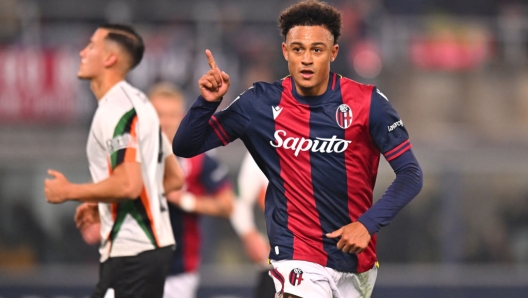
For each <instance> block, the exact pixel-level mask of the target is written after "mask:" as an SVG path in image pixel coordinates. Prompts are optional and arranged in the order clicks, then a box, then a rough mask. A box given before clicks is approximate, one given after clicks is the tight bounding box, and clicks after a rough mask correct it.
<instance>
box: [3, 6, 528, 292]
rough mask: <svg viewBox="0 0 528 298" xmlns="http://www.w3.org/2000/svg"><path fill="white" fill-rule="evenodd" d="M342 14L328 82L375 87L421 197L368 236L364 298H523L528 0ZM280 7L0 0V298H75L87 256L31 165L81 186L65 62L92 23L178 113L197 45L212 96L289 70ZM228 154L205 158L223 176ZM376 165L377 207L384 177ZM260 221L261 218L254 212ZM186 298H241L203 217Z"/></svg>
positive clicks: (229, 250)
mask: <svg viewBox="0 0 528 298" xmlns="http://www.w3.org/2000/svg"><path fill="white" fill-rule="evenodd" d="M328 2H329V3H332V4H335V5H336V6H338V7H339V8H340V9H341V11H342V12H343V35H342V38H341V40H340V46H341V47H340V54H339V56H338V60H337V61H336V62H334V63H333V65H332V68H333V70H334V71H336V72H338V73H341V74H343V75H345V76H348V77H351V78H353V79H356V80H358V81H360V82H365V83H371V84H375V85H377V86H378V87H379V88H380V89H381V90H382V91H383V92H384V93H385V94H386V95H388V97H389V99H390V100H391V102H392V103H393V105H394V106H395V107H396V109H397V110H398V112H399V113H400V115H401V117H402V119H403V120H404V123H405V125H406V126H407V127H408V129H409V131H410V135H411V140H412V142H413V145H414V151H415V154H416V155H417V157H418V159H419V160H420V162H421V165H422V167H423V170H424V174H425V184H424V189H423V190H422V192H421V193H420V195H419V196H418V197H417V198H416V199H415V200H414V201H413V202H412V203H411V204H410V205H409V206H408V207H406V209H404V210H403V211H402V212H401V213H400V214H399V215H398V217H397V218H396V220H395V221H394V222H393V223H392V225H391V226H389V227H386V228H385V229H383V230H382V231H381V232H380V233H379V259H380V262H381V270H380V273H379V277H378V282H377V285H376V288H375V290H374V295H373V297H433V298H435V297H442V298H443V297H446V298H447V297H449V298H450V297H484V298H485V297H498V296H499V295H500V296H502V297H526V295H527V294H526V293H527V292H528V158H527V155H528V18H527V14H528V3H527V1H521V0H518V1H514V0H510V1H499V0H479V1H469V0H458V1H455V0H443V1H442V0H384V1H381V0H349V1H328ZM291 3H292V1H278V0H269V1H256V0H251V1H249V0H246V1H243V0H238V1H235V0H231V1H212V0H209V1H206V0H195V1H187V0H186V1H170V0H151V1H140V0H135V1H126V0H110V1H106V0H90V1H81V0H23V1H19V0H0V204H1V207H0V297H2V298H9V297H86V296H87V295H88V293H89V292H90V289H91V288H92V286H93V284H94V283H95V281H96V278H97V265H96V264H97V260H98V253H97V248H96V247H91V246H87V245H85V244H84V243H83V242H82V239H81V237H80V235H79V233H78V231H77V230H76V228H75V225H74V222H73V214H74V210H75V208H76V204H74V203H68V204H64V205H49V204H47V203H46V201H45V198H44V195H43V180H44V179H45V178H46V170H47V169H48V168H54V169H57V170H59V171H63V172H64V173H65V174H66V175H67V176H68V177H70V178H71V180H72V181H74V182H86V181H89V179H90V178H89V172H88V169H87V161H86V155H85V145H86V139H87V132H88V129H89V124H90V120H91V117H92V115H93V112H94V110H95V107H96V101H95V99H94V97H93V95H92V94H91V92H90V90H89V87H88V84H87V83H86V82H82V81H78V80H77V78H76V70H77V67H78V63H79V55H78V53H79V51H80V49H82V48H83V47H84V45H85V43H86V42H87V40H88V39H89V37H90V35H91V34H92V32H93V30H94V29H95V27H96V26H97V25H98V24H100V23H104V22H126V23H132V24H134V25H135V26H136V27H137V28H138V30H139V31H140V33H141V34H142V35H143V36H144V37H145V42H146V45H147V51H146V55H145V58H144V60H143V62H142V63H141V65H140V66H139V67H138V68H137V69H136V70H134V71H133V72H132V73H131V75H130V77H129V80H130V81H131V82H132V83H133V84H134V85H136V86H138V87H139V88H141V89H143V90H146V89H147V88H148V86H149V85H151V84H152V83H154V82H156V81H159V80H168V81H171V82H174V83H176V84H178V85H179V86H181V88H182V89H183V90H184V93H185V94H186V96H187V102H188V104H190V103H191V102H192V101H193V100H194V99H195V97H196V96H197V94H198V90H197V87H196V81H197V79H198V78H199V76H201V74H202V73H203V72H204V71H205V70H206V69H207V67H208V66H207V63H206V59H205V56H204V54H203V51H204V49H206V48H209V49H211V50H212V51H213V53H214V55H215V58H216V59H217V63H218V65H219V66H220V67H221V68H222V69H223V70H225V71H226V72H228V73H229V74H230V75H231V78H232V81H233V84H232V86H231V91H230V94H229V96H227V97H226V98H227V100H226V101H225V103H223V104H225V105H226V104H228V103H229V101H230V99H232V98H234V97H236V95H237V94H238V93H239V92H241V91H243V90H245V89H247V88H248V87H249V86H250V84H251V83H252V82H254V81H257V80H265V81H273V80H275V79H278V78H281V77H283V76H285V75H286V74H287V68H286V63H285V62H284V60H283V58H282V56H281V53H280V42H281V41H282V40H281V37H280V35H279V32H278V29H277V25H276V21H277V17H278V14H279V12H280V11H281V10H282V9H283V8H285V7H286V6H288V5H289V4H291ZM243 152H244V148H243V145H242V144H241V143H240V142H239V141H237V142H235V144H232V145H230V146H229V147H228V149H226V148H219V149H217V150H216V154H217V156H218V157H219V158H220V159H221V160H222V161H224V162H225V163H226V164H228V166H229V167H230V175H231V176H232V177H233V178H235V177H236V174H237V172H238V167H239V165H240V161H241V158H240V157H241V156H242V155H243ZM393 177H394V176H393V173H392V172H391V170H390V167H389V166H388V164H387V163H386V162H385V161H382V162H381V165H380V174H379V179H378V183H377V185H376V197H379V196H380V195H381V193H382V192H383V191H384V189H385V188H386V187H387V185H388V184H389V183H390V182H391V181H392V179H393ZM259 221H260V224H263V222H262V221H263V219H262V217H259ZM203 225H204V238H205V243H204V244H205V245H204V259H203V267H202V287H201V289H200V295H199V297H205V298H208V297H215V298H219V297H224V298H226V297H232V298H234V297H247V296H248V295H250V293H251V287H252V285H253V283H254V282H255V279H254V277H255V272H256V270H257V268H256V267H254V266H253V265H252V264H251V263H250V262H249V260H248V258H247V257H245V254H244V252H243V248H242V245H241V243H240V242H239V240H238V239H237V237H236V235H235V233H234V232H233V230H232V229H231V227H230V225H229V224H228V223H227V222H226V221H221V220H214V219H207V220H204V222H203Z"/></svg>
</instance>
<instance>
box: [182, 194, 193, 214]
mask: <svg viewBox="0 0 528 298" xmlns="http://www.w3.org/2000/svg"><path fill="white" fill-rule="evenodd" d="M179 205H180V208H181V209H182V210H183V211H185V212H194V211H195V210H196V197H195V196H194V195H193V194H191V193H185V194H183V195H182V196H181V199H180V204H179Z"/></svg>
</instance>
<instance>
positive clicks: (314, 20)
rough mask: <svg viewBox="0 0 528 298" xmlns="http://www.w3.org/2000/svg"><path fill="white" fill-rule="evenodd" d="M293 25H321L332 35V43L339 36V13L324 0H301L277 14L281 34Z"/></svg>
mask: <svg viewBox="0 0 528 298" xmlns="http://www.w3.org/2000/svg"><path fill="white" fill-rule="evenodd" d="M295 26H323V27H325V28H326V29H328V30H329V31H330V33H332V35H333V36H334V44H335V43H337V40H338V39H339V36H341V13H340V12H339V11H338V10H337V9H336V8H335V7H333V6H331V5H329V4H328V3H326V2H319V1H317V0H303V1H301V2H299V3H297V4H294V5H292V6H290V7H288V8H286V9H285V10H284V11H282V13H281V14H280V16H279V29H280V31H281V35H282V36H283V37H284V39H286V35H288V32H289V31H290V29H291V28H293V27H295Z"/></svg>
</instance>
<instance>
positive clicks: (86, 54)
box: [77, 29, 108, 80]
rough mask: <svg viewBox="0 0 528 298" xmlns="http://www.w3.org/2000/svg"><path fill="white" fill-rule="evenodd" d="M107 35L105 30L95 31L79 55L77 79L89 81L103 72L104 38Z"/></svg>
mask: <svg viewBox="0 0 528 298" xmlns="http://www.w3.org/2000/svg"><path fill="white" fill-rule="evenodd" d="M107 34H108V31H107V30H104V29H97V30H96V31H95V33H94V34H93V35H92V37H91V38H90V42H89V43H88V45H87V46H86V47H85V48H84V49H83V50H82V51H81V52H80V53H79V54H80V55H81V63H80V65H79V71H78V72H77V77H78V78H79V79H86V80H91V79H93V78H96V77H97V76H98V75H100V74H101V72H102V71H103V69H104V66H105V64H104V58H105V55H104V54H105V51H106V48H105V46H106V44H105V41H104V38H105V37H106V35H107Z"/></svg>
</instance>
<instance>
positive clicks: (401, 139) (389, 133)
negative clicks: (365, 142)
mask: <svg viewBox="0 0 528 298" xmlns="http://www.w3.org/2000/svg"><path fill="white" fill-rule="evenodd" d="M369 129H370V136H371V138H372V140H373V141H374V143H375V144H376V147H377V148H378V150H379V151H380V152H381V153H382V154H383V156H384V157H385V159H386V160H387V161H391V160H394V159H395V158H397V157H398V156H400V155H402V154H403V153H405V152H406V151H408V150H409V149H411V147H412V145H411V143H410V142H409V135H408V133H407V130H406V129H405V127H404V126H403V121H402V120H401V119H400V116H399V115H398V113H397V112H396V110H395V109H394V107H393V106H392V105H391V103H390V102H389V100H388V99H387V97H386V96H385V95H383V93H381V92H380V91H379V90H378V89H377V88H374V89H373V91H372V98H371V104H370V120H369Z"/></svg>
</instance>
